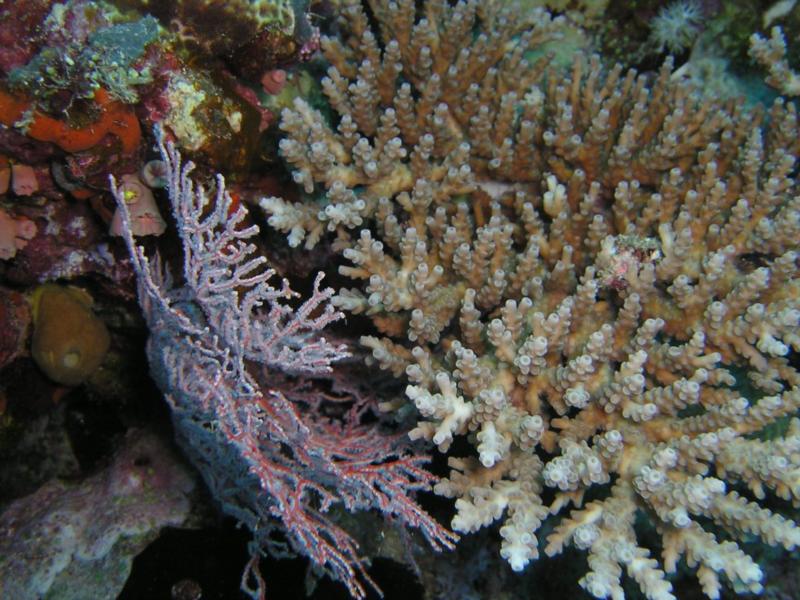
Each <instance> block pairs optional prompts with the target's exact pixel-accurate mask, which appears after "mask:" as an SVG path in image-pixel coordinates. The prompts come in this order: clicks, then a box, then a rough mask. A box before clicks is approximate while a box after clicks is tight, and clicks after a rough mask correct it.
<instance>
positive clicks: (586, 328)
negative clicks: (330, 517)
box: [261, 0, 800, 599]
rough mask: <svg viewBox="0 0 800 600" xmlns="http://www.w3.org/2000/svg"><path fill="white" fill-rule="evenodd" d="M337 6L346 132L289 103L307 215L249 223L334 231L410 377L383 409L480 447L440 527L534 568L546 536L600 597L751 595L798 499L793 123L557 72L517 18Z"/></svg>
mask: <svg viewBox="0 0 800 600" xmlns="http://www.w3.org/2000/svg"><path fill="white" fill-rule="evenodd" d="M342 5H343V7H342V14H343V18H342V22H341V28H342V32H343V39H341V40H339V39H323V40H322V48H323V51H324V54H325V56H326V58H327V59H328V60H329V61H330V63H331V65H332V66H331V68H330V69H329V71H328V76H327V77H326V78H325V79H324V80H323V88H324V91H325V94H326V96H327V98H328V101H329V104H330V108H331V109H332V112H331V115H332V117H331V119H330V120H329V119H327V118H326V117H325V116H323V114H322V113H321V112H319V111H318V110H316V109H314V108H313V107H312V106H310V105H309V104H308V103H307V102H305V101H304V100H302V99H298V100H296V101H295V104H294V107H293V108H291V109H286V110H284V112H283V114H282V119H281V128H282V129H283V130H284V132H285V133H286V137H285V139H284V140H282V141H281V144H280V147H281V152H282V154H283V156H284V158H285V159H286V161H287V162H288V163H289V164H290V165H291V167H292V169H293V176H294V180H295V181H296V182H297V183H298V184H299V185H300V186H301V187H302V188H303V189H304V191H305V193H306V194H307V195H308V198H307V199H306V201H305V202H303V203H292V202H287V201H285V200H282V199H280V198H277V197H270V198H265V199H264V200H262V202H261V206H262V208H263V209H264V210H265V211H266V212H267V213H268V215H269V223H270V225H272V226H273V227H274V228H276V229H279V230H281V231H283V232H285V233H287V234H288V241H289V243H290V245H292V246H298V245H300V244H302V243H305V246H306V247H307V248H311V247H313V246H315V245H316V244H317V243H318V242H319V240H320V239H321V237H322V236H323V235H325V233H326V232H335V234H336V240H335V241H334V248H336V249H338V250H340V251H341V253H342V256H343V257H344V259H345V261H346V264H345V265H344V266H342V267H341V268H340V272H341V273H342V274H343V275H344V276H347V277H349V278H351V279H352V280H355V281H357V282H361V284H360V286H359V287H357V288H354V289H351V290H342V291H340V292H339V294H338V295H337V296H336V297H335V298H334V302H335V304H336V305H337V306H339V307H340V308H342V309H344V310H347V311H349V312H352V313H356V314H364V315H367V316H368V317H369V318H371V320H372V323H373V324H374V325H375V327H376V328H377V329H378V331H379V332H380V333H381V334H382V335H381V336H380V337H378V336H365V337H363V338H362V343H363V344H364V345H365V346H366V347H367V348H370V349H371V350H372V354H373V357H374V360H375V361H376V362H377V363H378V364H379V365H380V366H381V367H382V368H383V369H385V370H387V371H388V372H390V373H391V374H393V375H394V376H395V377H397V378H400V379H401V380H402V379H406V380H407V381H408V386H407V388H406V398H405V399H403V398H398V399H387V401H386V402H385V404H384V408H385V409H386V410H391V409H400V408H401V407H404V406H407V405H408V403H409V402H410V403H413V404H414V405H415V406H416V409H417V411H418V413H419V415H420V419H419V422H418V423H417V426H416V428H415V429H414V430H413V431H412V432H411V435H412V436H413V437H415V438H424V439H427V440H430V441H431V442H432V443H433V444H435V445H436V446H437V447H438V449H439V450H440V451H441V452H444V453H448V452H449V453H452V452H453V449H451V444H452V443H453V441H454V439H455V438H456V437H458V436H464V437H466V439H467V440H468V441H469V442H470V443H471V444H472V446H473V448H474V453H473V454H471V455H467V456H453V455H451V456H450V457H449V465H450V467H451V469H452V470H451V472H450V476H449V479H447V480H445V481H442V482H441V483H439V484H438V485H437V486H436V488H435V490H436V491H437V492H438V493H439V494H441V495H444V496H448V497H452V498H455V499H456V502H455V507H456V516H455V517H454V519H453V522H452V525H453V528H454V529H456V530H458V531H461V532H470V531H475V530H477V529H479V528H482V527H486V526H488V525H489V524H490V523H492V522H494V521H500V522H501V523H502V526H501V527H500V535H501V536H502V538H503V542H502V548H501V554H502V556H503V557H504V558H505V559H506V560H507V561H508V562H509V564H510V565H511V567H512V568H513V569H514V570H522V569H524V568H525V566H526V565H527V564H528V563H529V562H530V561H532V560H534V559H536V558H538V556H539V540H538V539H537V531H538V530H540V528H541V527H542V525H543V523H545V522H549V525H548V527H546V529H549V530H550V533H549V535H547V538H546V540H545V543H544V551H545V553H546V554H548V555H554V554H558V553H560V552H562V550H563V549H564V547H565V546H567V545H570V544H571V545H573V546H575V547H576V548H578V549H580V550H583V551H585V552H586V553H587V554H588V569H589V572H588V573H587V574H586V575H585V576H584V577H583V578H582V579H581V580H580V584H581V585H582V586H583V587H584V588H585V589H586V590H587V591H588V592H589V593H591V594H592V595H594V596H596V597H598V598H605V597H608V596H611V597H614V598H622V597H623V590H622V577H623V571H625V572H626V573H627V575H628V577H629V578H631V579H632V580H634V581H635V582H636V583H637V584H638V586H639V587H640V588H641V589H642V591H643V592H644V593H645V595H646V596H647V597H648V598H653V599H660V598H674V595H673V593H672V591H671V585H670V583H669V581H668V579H667V577H666V575H665V573H664V571H667V572H670V573H671V572H674V571H675V570H676V568H677V565H678V562H679V561H681V560H685V561H686V563H687V564H688V565H689V566H690V567H691V568H693V569H695V570H696V575H697V578H698V580H699V582H700V584H701V586H702V589H703V591H704V592H705V593H706V595H708V596H709V597H711V598H718V597H720V594H721V593H722V591H723V587H722V586H723V582H722V579H721V578H722V576H724V577H726V578H727V579H728V580H729V581H730V583H731V585H732V587H733V589H734V590H736V591H751V592H758V591H759V590H761V580H762V571H761V568H760V567H759V566H758V564H756V562H755V561H754V560H753V559H752V558H751V557H750V556H748V555H747V554H745V553H744V552H743V551H742V549H741V548H740V546H739V545H738V543H737V541H736V540H743V539H747V538H748V537H749V536H751V535H757V536H759V537H760V538H761V539H762V540H763V541H765V542H766V543H768V544H772V545H778V546H783V547H785V548H786V549H792V548H794V547H795V546H797V545H799V544H800V528H798V525H797V524H796V523H795V522H793V521H791V520H789V519H787V518H785V517H783V516H782V515H781V514H779V513H778V512H775V511H773V510H772V509H770V508H768V507H767V503H766V500H765V498H766V497H767V496H771V497H772V498H776V497H777V498H780V499H783V500H786V501H791V502H793V503H794V504H795V505H796V504H797V503H798V501H800V452H798V450H799V449H800V420H798V419H797V418H792V417H793V415H796V413H797V410H798V407H799V406H800V373H798V370H797V366H796V355H794V354H793V352H796V351H798V350H800V336H799V335H798V331H799V329H798V327H800V300H799V299H800V278H798V268H799V267H798V242H797V240H798V239H800V203H799V202H798V198H800V194H798V190H797V184H796V183H795V180H794V178H793V173H794V171H795V168H796V162H797V154H798V150H800V148H799V145H800V144H798V136H797V130H798V123H797V115H796V112H795V107H794V105H792V104H789V103H785V102H784V101H783V100H778V101H777V102H775V103H774V104H773V106H772V108H771V109H770V112H769V122H768V123H765V122H764V120H763V112H762V111H760V110H755V111H752V112H750V111H746V110H745V109H743V108H742V106H741V105H740V104H736V103H733V102H728V103H724V104H723V103H721V102H719V101H716V100H715V99H713V98H710V97H707V96H703V95H702V93H701V92H700V91H699V90H695V89H693V88H692V87H691V86H690V85H689V84H687V83H685V82H682V81H673V80H671V68H672V64H671V62H670V61H667V62H666V63H665V64H664V66H663V67H662V68H661V70H660V71H659V72H658V74H657V75H656V76H655V77H650V76H647V75H643V74H637V73H636V72H634V71H628V72H627V73H625V72H623V71H622V68H621V67H620V66H616V67H613V68H612V69H611V70H610V71H604V69H603V68H602V67H601V65H600V61H599V59H598V58H597V57H593V58H592V59H591V60H590V61H588V63H587V61H586V60H585V59H583V58H582V57H578V58H576V60H575V61H574V63H573V66H572V68H571V70H569V71H568V72H566V73H561V72H559V71H556V70H549V71H546V70H545V69H546V67H545V64H544V62H545V60H544V59H543V60H542V61H540V62H539V63H537V64H535V65H530V64H528V63H527V61H526V60H525V59H524V56H525V54H526V52H527V51H529V50H532V49H534V48H535V47H536V45H537V44H540V43H541V42H542V41H544V40H545V39H547V38H549V37H551V36H552V35H553V34H554V33H555V32H557V30H558V27H559V22H558V21H553V20H550V19H549V18H548V16H547V14H546V13H543V12H534V13H531V14H529V15H519V14H517V13H515V12H513V11H512V9H510V8H508V7H504V3H502V2H477V1H474V0H462V1H460V2H457V3H455V4H454V5H451V4H449V3H447V2H443V1H441V0H431V1H428V2H425V3H423V4H422V5H421V6H417V4H416V3H414V2H413V1H411V0H400V1H397V2H387V1H383V0H373V1H371V2H369V7H370V17H369V18H368V15H367V13H366V12H365V10H364V8H363V7H362V5H361V3H360V2H357V1H346V2H342ZM373 18H374V19H373ZM766 428H769V431H770V432H771V433H770V434H769V435H766V434H765V433H764V432H765V429H766ZM455 447H457V446H453V448H455ZM557 514H561V518H560V519H556V518H555V517H553V516H552V515H557ZM637 521H638V522H643V523H645V524H647V525H648V526H649V527H650V528H651V531H652V528H653V527H654V528H655V530H656V531H657V532H658V538H659V539H660V544H661V550H662V560H661V561H660V562H659V561H658V560H656V559H655V558H653V557H652V556H651V551H650V549H649V548H648V547H647V544H646V543H645V542H643V541H640V539H642V538H640V536H639V535H637V528H635V527H634V523H635V522H637ZM553 524H555V528H552V525H553Z"/></svg>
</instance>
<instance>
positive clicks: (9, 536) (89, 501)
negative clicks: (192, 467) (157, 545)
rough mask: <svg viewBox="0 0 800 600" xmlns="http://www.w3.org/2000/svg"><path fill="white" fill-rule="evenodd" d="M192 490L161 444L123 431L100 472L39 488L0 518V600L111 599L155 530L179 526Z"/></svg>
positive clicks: (178, 464)
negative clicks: (50, 599)
mask: <svg viewBox="0 0 800 600" xmlns="http://www.w3.org/2000/svg"><path fill="white" fill-rule="evenodd" d="M193 487H194V482H193V481H192V479H191V477H190V476H189V474H188V473H187V471H186V470H185V468H184V467H183V466H182V465H181V464H180V463H178V462H177V460H176V459H175V458H174V456H173V454H172V453H171V451H170V450H169V448H168V447H167V446H165V445H164V443H163V442H161V441H160V440H159V439H158V438H156V437H155V436H153V435H151V434H146V433H144V432H140V431H131V432H129V434H128V436H127V439H126V440H125V444H124V446H123V447H122V449H121V450H120V451H119V452H118V454H117V455H116V456H115V458H114V459H113V461H112V463H111V465H110V466H109V467H107V468H106V469H104V470H103V471H101V472H100V473H98V474H96V475H94V476H92V477H90V478H89V479H86V480H85V481H83V482H82V483H80V484H77V485H74V484H67V483H63V482H61V481H58V480H54V481H51V482H49V483H46V484H45V485H44V486H42V487H41V488H39V490H38V491H36V492H34V493H33V494H31V495H30V496H26V497H24V498H20V499H18V500H15V501H14V502H12V503H11V504H10V505H9V506H8V508H7V509H6V510H5V511H4V512H3V513H2V514H0V597H2V598H9V599H11V598H13V599H14V600H36V599H37V598H42V597H44V596H45V595H48V594H50V595H48V597H59V598H79V597H80V598H113V597H116V595H117V594H118V593H119V591H120V590H121V589H122V586H123V585H124V583H125V580H126V579H127V576H128V573H129V571H130V568H131V565H132V562H133V557H134V556H135V555H136V554H137V553H138V552H139V551H141V549H142V548H144V547H145V546H146V545H147V544H148V543H149V542H150V541H152V540H153V539H154V538H155V537H156V536H157V535H158V532H159V530H160V529H161V528H162V527H166V526H168V525H171V526H180V525H182V524H183V523H184V521H185V520H186V518H187V516H188V515H189V509H190V503H189V500H188V498H187V494H188V493H189V492H190V491H191V490H192V488H193Z"/></svg>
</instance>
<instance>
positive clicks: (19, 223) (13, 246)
mask: <svg viewBox="0 0 800 600" xmlns="http://www.w3.org/2000/svg"><path fill="white" fill-rule="evenodd" d="M35 235H36V224H35V223H34V222H33V221H31V220H30V219H27V218H25V217H18V216H12V215H11V214H9V213H8V212H6V211H5V210H3V209H2V208H0V260H8V259H10V258H14V256H16V254H17V250H22V249H23V248H25V246H27V245H28V242H29V241H30V240H31V239H33V237H34V236H35Z"/></svg>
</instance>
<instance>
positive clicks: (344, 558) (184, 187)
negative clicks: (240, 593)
mask: <svg viewBox="0 0 800 600" xmlns="http://www.w3.org/2000/svg"><path fill="white" fill-rule="evenodd" d="M159 147H160V150H161V154H162V159H163V160H164V162H165V164H166V165H167V169H166V172H167V179H168V184H167V189H168V191H169V196H170V200H171V203H172V209H173V215H174V217H175V221H176V223H177V226H178V231H179V234H180V236H181V241H182V246H183V277H184V285H183V286H181V287H176V286H174V285H173V284H172V279H171V277H170V276H169V274H168V273H167V272H166V271H165V270H164V269H163V268H162V266H161V263H160V260H159V258H158V256H156V257H155V259H154V260H152V261H151V260H150V259H149V258H148V257H147V256H146V255H145V253H144V250H143V249H142V248H140V247H138V246H136V244H135V242H134V239H133V235H132V231H131V220H130V218H131V217H130V214H129V213H128V210H127V205H126V203H125V201H124V197H123V192H122V190H121V188H118V187H116V184H115V182H114V181H113V179H112V191H113V192H114V194H115V196H116V199H117V204H118V206H119V207H120V214H121V219H122V225H123V227H122V233H123V237H124V239H125V241H126V242H127V245H128V248H129V250H130V253H131V257H132V262H133V264H134V268H135V270H136V272H137V274H138V278H139V301H140V304H141V306H142V310H143V312H144V314H145V317H146V319H147V321H148V324H149V327H150V331H151V337H150V340H149V341H148V348H147V351H148V357H149V360H150V368H151V373H152V375H153V377H154V379H155V380H156V382H157V383H158V384H159V386H160V387H161V389H162V390H163V391H164V394H165V396H166V398H167V401H168V402H169V404H170V406H171V408H172V416H173V422H174V425H175V430H176V435H177V437H178V441H179V442H180V444H181V446H182V447H183V449H184V451H185V452H186V453H187V454H188V455H189V457H190V458H191V459H192V461H193V462H194V464H195V466H196V467H197V468H198V469H199V471H200V472H201V474H202V475H203V478H204V479H205V481H206V484H207V485H208V487H209V489H210V490H211V493H212V494H213V496H214V497H215V498H216V499H217V501H218V502H219V503H220V505H221V508H222V510H223V511H224V512H225V513H227V514H229V515H231V516H233V517H235V518H236V519H238V520H239V521H240V522H241V523H243V524H244V525H246V526H247V527H248V529H249V530H250V531H251V532H252V534H253V538H254V539H253V544H252V548H251V552H252V559H251V561H250V563H249V566H248V569H246V570H245V575H244V577H243V579H242V589H243V590H244V591H246V592H247V593H249V594H250V595H251V596H252V597H253V598H262V597H263V593H264V584H263V582H262V580H261V578H260V575H259V574H258V570H257V568H256V566H257V562H258V557H259V556H260V555H261V554H262V553H264V552H270V553H272V554H275V555H278V556H281V555H285V554H286V553H287V551H294V552H296V553H300V554H304V555H306V556H308V557H309V558H310V559H311V560H312V561H313V563H314V564H315V565H316V566H317V567H319V568H321V569H322V570H324V571H325V572H327V573H329V574H330V575H331V576H332V577H333V578H335V579H337V580H339V581H341V582H342V583H343V584H344V585H345V586H346V587H347V589H348V591H349V592H350V594H351V595H352V596H354V597H357V598H362V597H364V595H365V589H364V587H363V584H362V581H367V582H370V579H369V577H368V576H367V574H366V571H365V566H364V562H363V559H362V557H361V556H359V553H358V546H357V544H356V542H355V541H354V540H353V539H352V538H351V537H350V535H349V534H348V533H347V532H346V531H345V530H344V529H342V528H341V527H339V526H338V525H337V524H336V523H335V522H334V520H333V519H332V518H331V516H330V513H329V509H330V508H331V507H333V506H334V505H336V504H340V505H342V506H343V507H344V508H345V509H347V510H348V511H351V512H355V511H360V510H371V509H377V510H378V511H380V512H381V513H383V514H385V515H387V516H392V517H394V518H395V519H396V520H397V521H398V522H399V523H401V524H404V525H406V526H412V527H416V528H419V529H420V530H421V531H422V532H423V533H424V534H425V536H426V537H427V539H428V541H429V542H430V543H431V545H432V546H433V547H434V548H436V549H439V548H448V547H451V546H452V542H453V540H454V539H455V537H454V536H453V534H451V533H450V532H448V531H447V530H445V529H444V528H442V527H441V526H440V525H439V524H438V523H437V522H436V521H435V520H433V519H432V518H431V517H430V516H428V515H427V514H426V513H425V512H424V511H423V510H422V509H421V508H420V507H419V506H418V505H417V504H416V503H415V502H414V500H413V499H412V494H413V492H415V491H417V490H424V489H429V488H430V486H431V483H432V482H433V479H434V478H433V476H432V475H430V474H429V473H428V472H427V471H425V470H424V469H423V468H422V465H423V463H424V462H425V460H426V457H423V456H419V455H418V454H415V453H414V452H413V451H412V449H411V448H410V446H409V442H408V440H407V438H406V437H405V436H402V435H394V436H387V435H384V434H383V433H381V431H380V430H379V429H378V427H377V424H376V420H375V419H374V418H373V419H365V418H364V417H365V415H366V413H367V412H369V411H370V410H371V409H372V407H373V406H374V405H375V403H374V402H373V401H372V399H371V398H370V397H368V396H366V395H364V394H361V393H360V392H359V391H358V390H357V389H355V388H354V387H352V386H350V385H345V384H344V383H343V381H342V380H341V378H339V377H337V376H336V374H334V373H332V368H331V364H332V363H333V362H334V361H337V360H339V359H342V358H345V357H347V356H348V352H347V351H346V349H345V348H344V346H342V345H338V344H333V343H331V342H329V341H327V340H326V339H325V338H323V337H321V335H320V332H321V330H322V329H323V328H324V327H325V326H326V325H328V324H329V323H331V322H333V321H336V320H338V319H339V318H341V315H340V314H339V313H338V312H336V311H335V310H334V308H333V307H332V306H331V305H330V303H329V298H330V297H331V295H332V294H333V291H332V290H330V289H324V288H321V287H320V283H321V280H322V276H321V275H319V276H317V278H316V281H315V282H314V286H313V290H312V293H311V297H310V298H309V299H307V300H305V301H304V302H301V303H299V304H298V303H297V301H296V298H297V297H298V294H297V293H295V292H294V291H292V290H291V288H290V287H289V283H288V282H287V281H286V280H279V279H278V278H277V277H276V276H275V272H274V271H273V270H272V269H270V268H269V267H268V265H267V261H266V258H264V257H263V256H256V255H255V245H254V244H252V243H250V242H249V239H250V238H252V237H253V236H254V235H256V233H257V232H258V227H256V226H254V225H253V226H250V227H246V226H244V224H243V222H244V220H245V217H246V214H247V213H246V209H245V208H244V207H243V206H242V205H238V207H237V208H236V209H235V210H234V209H233V204H232V200H231V197H230V195H229V194H228V192H227V191H226V189H225V182H224V180H223V178H222V177H221V176H218V177H217V183H216V190H215V193H214V195H213V197H211V196H209V195H208V194H207V191H206V189H205V188H203V187H202V186H195V184H194V183H193V181H192V180H191V179H190V178H189V175H190V173H191V171H192V169H193V165H192V164H191V163H187V164H185V165H182V164H181V157H180V155H179V154H178V152H177V151H176V150H175V148H174V147H173V146H172V145H171V144H166V145H165V144H164V143H163V141H162V140H161V139H160V135H159ZM331 404H334V405H336V407H335V408H336V409H337V410H336V411H334V413H335V414H339V415H340V417H339V418H332V417H331V416H330V415H331V414H332V413H331V410H330V408H331V406H330V405H331ZM281 534H282V535H281ZM252 583H255V585H254V586H253V585H251V584H252Z"/></svg>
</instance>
